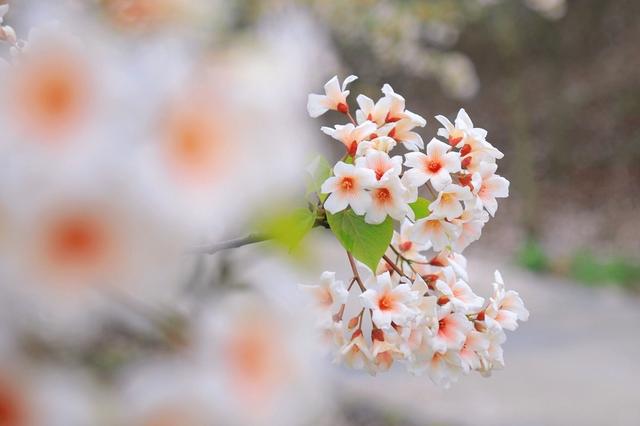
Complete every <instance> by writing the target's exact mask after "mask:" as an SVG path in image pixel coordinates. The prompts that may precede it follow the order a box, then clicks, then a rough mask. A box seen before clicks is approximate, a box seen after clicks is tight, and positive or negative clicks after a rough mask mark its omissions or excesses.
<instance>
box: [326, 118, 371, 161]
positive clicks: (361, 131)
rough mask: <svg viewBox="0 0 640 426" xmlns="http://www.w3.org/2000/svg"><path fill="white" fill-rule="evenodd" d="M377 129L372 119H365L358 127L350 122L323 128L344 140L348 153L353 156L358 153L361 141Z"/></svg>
mask: <svg viewBox="0 0 640 426" xmlns="http://www.w3.org/2000/svg"><path fill="white" fill-rule="evenodd" d="M376 129H377V127H376V125H375V124H374V123H372V122H371V121H365V122H364V123H362V124H360V125H359V126H357V127H356V126H354V125H353V124H351V123H348V124H345V125H340V124H338V125H336V127H335V128H334V129H332V128H331V127H322V128H321V130H322V131H323V132H324V133H326V134H327V135H329V136H331V137H332V138H334V139H336V140H339V141H340V142H342V143H343V144H344V146H345V148H346V149H347V153H348V154H349V155H350V156H352V157H353V156H355V155H356V152H357V151H358V145H359V144H360V142H361V141H362V140H364V139H366V138H368V137H369V136H371V134H372V133H373V132H375V130H376Z"/></svg>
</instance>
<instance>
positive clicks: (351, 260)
mask: <svg viewBox="0 0 640 426" xmlns="http://www.w3.org/2000/svg"><path fill="white" fill-rule="evenodd" d="M347 257H348V258H349V265H351V270H352V271H353V278H354V279H355V280H356V282H357V283H358V287H360V290H361V291H362V292H363V293H364V292H365V291H366V290H367V288H366V287H365V286H364V284H363V282H362V279H361V278H360V274H359V273H358V267H357V266H356V261H355V259H354V258H353V255H352V254H351V252H349V251H347Z"/></svg>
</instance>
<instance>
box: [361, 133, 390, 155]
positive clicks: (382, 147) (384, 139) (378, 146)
mask: <svg viewBox="0 0 640 426" xmlns="http://www.w3.org/2000/svg"><path fill="white" fill-rule="evenodd" d="M395 146H396V141H395V140H393V138H390V137H388V136H379V137H377V138H373V139H371V140H364V141H361V142H360V143H358V149H357V150H356V156H358V157H361V156H363V155H367V154H369V153H370V152H375V151H381V152H385V153H387V154H388V153H389V152H390V151H391V150H392V149H393V148H395Z"/></svg>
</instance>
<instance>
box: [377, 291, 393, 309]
mask: <svg viewBox="0 0 640 426" xmlns="http://www.w3.org/2000/svg"><path fill="white" fill-rule="evenodd" d="M394 303H395V299H394V297H393V296H392V295H390V294H389V293H385V294H384V295H383V296H382V297H381V298H380V300H378V308H380V310H381V311H388V310H391V309H393V305H394Z"/></svg>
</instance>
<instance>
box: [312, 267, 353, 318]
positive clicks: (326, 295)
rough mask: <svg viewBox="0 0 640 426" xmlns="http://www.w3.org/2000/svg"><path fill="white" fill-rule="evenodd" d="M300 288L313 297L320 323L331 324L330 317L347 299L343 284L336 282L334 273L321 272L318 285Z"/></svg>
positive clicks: (347, 295)
mask: <svg viewBox="0 0 640 426" xmlns="http://www.w3.org/2000/svg"><path fill="white" fill-rule="evenodd" d="M300 288H301V289H303V290H306V291H308V292H309V293H310V294H311V295H312V296H313V298H314V302H315V304H316V307H317V308H318V310H319V311H320V312H321V314H322V321H321V322H322V323H328V322H332V321H333V320H332V318H331V317H332V315H333V314H334V313H336V312H337V311H338V309H340V306H342V305H343V304H344V303H345V302H346V301H347V298H348V297H349V292H348V291H347V288H346V287H345V286H344V282H342V281H340V280H336V273H335V272H329V271H325V272H323V273H322V275H321V276H320V284H319V285H301V286H300Z"/></svg>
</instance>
